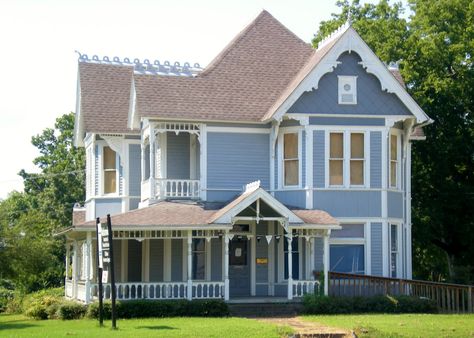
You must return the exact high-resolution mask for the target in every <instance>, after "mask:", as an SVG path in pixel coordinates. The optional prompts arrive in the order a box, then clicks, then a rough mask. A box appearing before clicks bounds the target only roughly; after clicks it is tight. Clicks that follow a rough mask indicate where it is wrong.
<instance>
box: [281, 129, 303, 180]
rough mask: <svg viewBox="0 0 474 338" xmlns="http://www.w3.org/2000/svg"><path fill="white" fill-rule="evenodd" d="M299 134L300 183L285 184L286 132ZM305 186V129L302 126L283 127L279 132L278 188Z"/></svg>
mask: <svg viewBox="0 0 474 338" xmlns="http://www.w3.org/2000/svg"><path fill="white" fill-rule="evenodd" d="M294 133H296V134H298V184H297V185H285V173H284V170H285V169H284V168H285V166H284V163H283V162H284V152H283V146H284V138H285V136H284V135H285V134H294ZM302 186H303V129H302V128H301V127H286V128H281V129H280V133H279V134H278V188H279V189H295V188H302Z"/></svg>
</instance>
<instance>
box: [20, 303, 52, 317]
mask: <svg viewBox="0 0 474 338" xmlns="http://www.w3.org/2000/svg"><path fill="white" fill-rule="evenodd" d="M25 315H26V316H28V317H31V318H34V319H41V320H43V319H48V313H47V312H46V307H45V306H44V305H41V304H33V305H31V306H30V307H28V309H26V311H25Z"/></svg>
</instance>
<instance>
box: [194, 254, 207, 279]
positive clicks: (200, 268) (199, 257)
mask: <svg viewBox="0 0 474 338" xmlns="http://www.w3.org/2000/svg"><path fill="white" fill-rule="evenodd" d="M204 262H205V256H204V252H195V253H193V279H204V272H205V271H204V270H205V268H204Z"/></svg>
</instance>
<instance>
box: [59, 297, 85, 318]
mask: <svg viewBox="0 0 474 338" xmlns="http://www.w3.org/2000/svg"><path fill="white" fill-rule="evenodd" d="M86 310H87V306H86V305H84V304H79V303H76V302H73V301H64V302H62V303H61V304H59V305H58V306H57V310H56V315H57V317H58V318H59V319H63V320H70V319H81V318H82V317H84V315H85V313H86Z"/></svg>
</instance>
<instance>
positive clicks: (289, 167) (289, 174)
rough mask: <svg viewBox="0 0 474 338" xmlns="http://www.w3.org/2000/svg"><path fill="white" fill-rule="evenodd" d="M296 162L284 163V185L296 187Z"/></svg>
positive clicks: (287, 161)
mask: <svg viewBox="0 0 474 338" xmlns="http://www.w3.org/2000/svg"><path fill="white" fill-rule="evenodd" d="M298 162H299V161H298V160H291V161H290V160H286V161H285V185H298V172H299V170H298V169H299V168H298V167H299V165H298Z"/></svg>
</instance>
